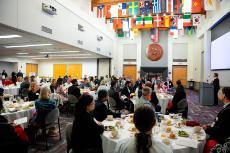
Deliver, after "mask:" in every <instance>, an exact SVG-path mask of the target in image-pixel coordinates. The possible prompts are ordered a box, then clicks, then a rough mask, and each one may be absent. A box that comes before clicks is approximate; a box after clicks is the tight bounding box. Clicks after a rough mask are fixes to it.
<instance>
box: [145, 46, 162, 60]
mask: <svg viewBox="0 0 230 153" xmlns="http://www.w3.org/2000/svg"><path fill="white" fill-rule="evenodd" d="M162 55H163V49H162V47H161V46H160V45H159V44H150V45H149V46H148V47H147V50H146V56H147V57H148V59H149V60H151V61H158V60H160V59H161V57H162Z"/></svg>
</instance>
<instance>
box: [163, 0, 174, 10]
mask: <svg viewBox="0 0 230 153" xmlns="http://www.w3.org/2000/svg"><path fill="white" fill-rule="evenodd" d="M173 2H174V0H166V3H165V6H166V12H167V13H172V12H173V7H174V5H173Z"/></svg>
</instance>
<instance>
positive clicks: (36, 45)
mask: <svg viewBox="0 0 230 153" xmlns="http://www.w3.org/2000/svg"><path fill="white" fill-rule="evenodd" d="M51 45H53V44H31V45H17V46H4V47H5V48H25V47H39V46H51Z"/></svg>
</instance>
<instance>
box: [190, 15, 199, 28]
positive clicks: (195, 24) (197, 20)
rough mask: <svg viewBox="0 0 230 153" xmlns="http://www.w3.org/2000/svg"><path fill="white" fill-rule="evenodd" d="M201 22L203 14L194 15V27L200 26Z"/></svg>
mask: <svg viewBox="0 0 230 153" xmlns="http://www.w3.org/2000/svg"><path fill="white" fill-rule="evenodd" d="M200 21H201V14H193V15H192V25H193V26H198V25H200Z"/></svg>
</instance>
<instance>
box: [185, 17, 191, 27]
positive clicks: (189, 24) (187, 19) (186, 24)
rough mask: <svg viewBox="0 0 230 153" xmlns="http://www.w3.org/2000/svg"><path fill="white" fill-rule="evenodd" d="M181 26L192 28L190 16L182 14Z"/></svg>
mask: <svg viewBox="0 0 230 153" xmlns="http://www.w3.org/2000/svg"><path fill="white" fill-rule="evenodd" d="M183 26H184V27H189V26H192V22H191V14H184V15H183Z"/></svg>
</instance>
